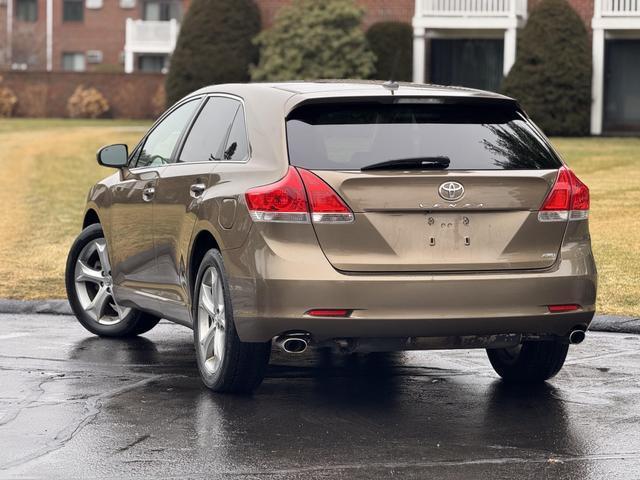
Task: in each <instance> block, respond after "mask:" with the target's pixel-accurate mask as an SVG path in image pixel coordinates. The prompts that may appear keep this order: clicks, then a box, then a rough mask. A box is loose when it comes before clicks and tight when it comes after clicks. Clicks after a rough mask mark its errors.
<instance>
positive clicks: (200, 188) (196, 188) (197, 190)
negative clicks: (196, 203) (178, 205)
mask: <svg viewBox="0 0 640 480" xmlns="http://www.w3.org/2000/svg"><path fill="white" fill-rule="evenodd" d="M206 188H207V186H206V185H205V184H204V183H194V184H193V185H191V187H190V190H191V193H192V196H194V197H198V196H200V195H202V192H204V191H205V189H206Z"/></svg>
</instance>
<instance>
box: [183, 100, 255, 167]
mask: <svg viewBox="0 0 640 480" xmlns="http://www.w3.org/2000/svg"><path fill="white" fill-rule="evenodd" d="M241 108H242V104H241V103H240V102H239V101H237V100H233V99H231V98H227V97H211V98H210V99H209V100H207V103H206V104H205V106H204V107H203V108H202V110H201V111H200V113H199V114H198V118H196V120H195V122H194V124H193V127H191V131H189V134H188V135H187V139H186V140H185V142H184V147H183V148H182V152H180V157H179V158H180V159H179V161H180V162H206V161H220V160H223V159H224V158H225V156H226V151H227V147H226V143H227V139H228V138H229V136H230V133H232V131H233V128H232V126H233V124H234V119H235V118H236V114H237V113H238V111H239V110H241ZM243 117H244V115H243Z"/></svg>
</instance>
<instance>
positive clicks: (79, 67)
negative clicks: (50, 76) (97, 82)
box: [62, 53, 87, 72]
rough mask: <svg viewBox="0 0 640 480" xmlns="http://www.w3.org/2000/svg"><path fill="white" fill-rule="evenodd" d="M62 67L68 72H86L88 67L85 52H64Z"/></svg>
mask: <svg viewBox="0 0 640 480" xmlns="http://www.w3.org/2000/svg"><path fill="white" fill-rule="evenodd" d="M62 69H63V70H66V71H68V72H84V71H85V70H86V69H87V65H86V60H85V57H84V53H63V54H62Z"/></svg>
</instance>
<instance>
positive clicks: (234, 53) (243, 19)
mask: <svg viewBox="0 0 640 480" xmlns="http://www.w3.org/2000/svg"><path fill="white" fill-rule="evenodd" d="M260 28H261V26H260V11H259V10H258V7H257V6H256V4H255V3H254V2H253V0H193V2H192V3H191V6H190V7H189V10H188V11H187V14H186V15H185V18H184V21H183V22H182V26H181V29H180V36H179V38H178V43H177V45H176V49H175V51H174V52H173V56H172V57H171V68H170V70H169V74H168V75H167V82H166V89H167V103H168V104H169V105H171V104H173V103H174V102H176V101H177V100H179V99H180V98H182V97H183V96H184V95H186V94H188V93H190V92H192V91H194V90H197V89H198V88H201V87H204V86H206V85H211V84H216V83H233V82H246V81H248V80H249V65H250V64H252V63H255V62H256V60H257V48H256V46H255V45H254V44H253V43H252V40H253V38H254V37H255V36H256V35H257V34H258V33H259V32H260Z"/></svg>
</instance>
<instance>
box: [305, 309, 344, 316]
mask: <svg viewBox="0 0 640 480" xmlns="http://www.w3.org/2000/svg"><path fill="white" fill-rule="evenodd" d="M350 314H351V310H345V309H337V308H324V309H314V310H309V311H308V312H307V313H306V315H309V316H310V317H348V316H349V315H350Z"/></svg>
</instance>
